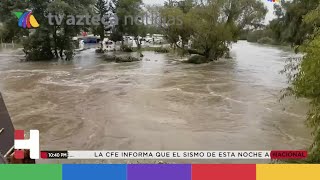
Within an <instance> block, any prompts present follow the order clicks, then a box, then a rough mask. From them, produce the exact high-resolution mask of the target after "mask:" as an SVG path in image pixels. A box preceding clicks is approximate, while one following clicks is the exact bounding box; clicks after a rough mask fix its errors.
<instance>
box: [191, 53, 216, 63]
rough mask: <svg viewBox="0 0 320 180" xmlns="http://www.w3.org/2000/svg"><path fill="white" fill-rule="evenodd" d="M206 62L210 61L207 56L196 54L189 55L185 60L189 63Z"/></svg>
mask: <svg viewBox="0 0 320 180" xmlns="http://www.w3.org/2000/svg"><path fill="white" fill-rule="evenodd" d="M208 62H210V60H209V59H208V58H206V57H205V56H201V55H198V54H195V55H192V56H190V58H189V59H188V60H187V63H191V64H202V63H208Z"/></svg>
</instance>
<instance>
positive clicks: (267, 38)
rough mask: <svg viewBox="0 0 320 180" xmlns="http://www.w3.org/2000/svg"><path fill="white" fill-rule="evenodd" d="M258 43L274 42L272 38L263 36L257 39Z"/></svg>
mask: <svg viewBox="0 0 320 180" xmlns="http://www.w3.org/2000/svg"><path fill="white" fill-rule="evenodd" d="M258 43H260V44H274V40H273V39H271V38H269V37H263V38H261V39H259V40H258Z"/></svg>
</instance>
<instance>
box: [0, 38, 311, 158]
mask: <svg viewBox="0 0 320 180" xmlns="http://www.w3.org/2000/svg"><path fill="white" fill-rule="evenodd" d="M292 55H293V54H292V53H291V52H286V51H283V50H280V49H277V48H276V47H269V46H261V45H257V44H250V43H247V42H239V43H237V44H234V45H233V47H232V56H233V57H234V58H233V59H232V60H221V61H219V62H215V63H210V64H202V65H190V64H183V63H180V62H177V61H174V58H173V57H171V56H170V55H166V54H156V53H153V52H145V57H144V59H143V61H141V62H136V63H125V64H116V63H107V62H104V61H103V60H102V59H101V58H99V56H98V55H96V54H95V53H94V49H90V50H87V51H83V52H81V53H80V54H78V55H77V56H76V58H75V60H74V61H72V62H20V60H19V59H20V58H21V57H17V56H12V55H11V54H10V53H7V52H6V51H2V52H1V54H0V90H1V92H2V93H3V96H4V98H5V101H6V104H7V106H8V109H9V111H10V114H11V116H12V119H13V123H14V125H15V127H16V128H17V129H25V130H29V129H38V130H40V134H41V149H44V150H271V149H305V148H306V147H307V146H309V145H310V140H311V137H310V130H308V129H307V128H306V127H305V125H304V119H305V113H306V110H307V106H306V102H302V101H300V100H299V101H297V100H294V99H290V98H289V99H286V100H285V101H283V102H279V101H278V100H279V97H280V90H281V89H282V88H284V87H286V86H287V83H286V79H285V77H283V75H280V74H279V71H280V70H282V69H283V66H284V61H285V59H286V58H288V57H290V56H292ZM78 162H80V161H78ZM91 162H92V161H91ZM227 162H230V161H227Z"/></svg>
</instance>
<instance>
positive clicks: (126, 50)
mask: <svg viewBox="0 0 320 180" xmlns="http://www.w3.org/2000/svg"><path fill="white" fill-rule="evenodd" d="M120 49H121V51H123V52H133V49H132V48H131V47H129V46H128V45H122V46H121V48H120Z"/></svg>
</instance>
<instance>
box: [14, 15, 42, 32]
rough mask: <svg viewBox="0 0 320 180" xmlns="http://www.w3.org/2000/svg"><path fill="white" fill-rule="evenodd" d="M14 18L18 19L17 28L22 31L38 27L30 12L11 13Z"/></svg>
mask: <svg viewBox="0 0 320 180" xmlns="http://www.w3.org/2000/svg"><path fill="white" fill-rule="evenodd" d="M13 13H14V14H15V15H16V17H17V18H18V19H19V21H18V26H19V27H22V28H24V29H27V28H28V29H31V28H38V27H39V26H40V25H39V23H38V21H37V20H36V18H35V17H34V16H33V15H32V11H27V12H25V13H22V12H13Z"/></svg>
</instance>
